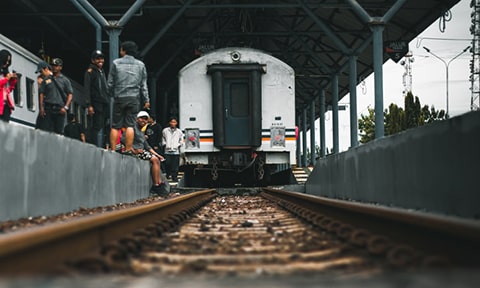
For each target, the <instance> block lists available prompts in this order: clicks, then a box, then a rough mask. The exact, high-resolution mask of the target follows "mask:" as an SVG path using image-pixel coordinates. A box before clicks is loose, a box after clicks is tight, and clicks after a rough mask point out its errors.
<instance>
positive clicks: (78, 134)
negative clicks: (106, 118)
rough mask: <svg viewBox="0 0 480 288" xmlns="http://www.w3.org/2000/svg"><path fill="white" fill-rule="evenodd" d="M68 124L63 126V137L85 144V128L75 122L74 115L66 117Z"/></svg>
mask: <svg viewBox="0 0 480 288" xmlns="http://www.w3.org/2000/svg"><path fill="white" fill-rule="evenodd" d="M67 119H68V124H67V125H66V126H65V129H64V130H65V131H64V135H65V136H66V137H70V138H73V139H77V140H80V141H82V142H85V128H83V126H82V124H80V123H78V122H77V118H75V115H74V114H71V113H69V114H68V115H67Z"/></svg>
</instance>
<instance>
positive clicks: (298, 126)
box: [295, 115, 302, 167]
mask: <svg viewBox="0 0 480 288" xmlns="http://www.w3.org/2000/svg"><path fill="white" fill-rule="evenodd" d="M296 118H297V121H296V123H297V127H296V128H297V131H296V132H297V139H296V140H295V141H296V142H297V146H296V147H297V151H296V152H297V166H298V167H302V149H301V146H300V135H299V133H300V131H299V130H300V127H302V123H301V122H300V115H297V117H296Z"/></svg>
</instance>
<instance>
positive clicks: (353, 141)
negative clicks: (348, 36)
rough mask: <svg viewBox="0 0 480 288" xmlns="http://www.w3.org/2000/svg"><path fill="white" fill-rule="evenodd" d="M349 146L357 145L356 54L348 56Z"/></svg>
mask: <svg viewBox="0 0 480 288" xmlns="http://www.w3.org/2000/svg"><path fill="white" fill-rule="evenodd" d="M349 62H350V73H349V77H350V147H357V146H358V116H357V56H353V55H352V56H350V58H349Z"/></svg>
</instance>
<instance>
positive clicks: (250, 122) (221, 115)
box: [179, 48, 296, 187]
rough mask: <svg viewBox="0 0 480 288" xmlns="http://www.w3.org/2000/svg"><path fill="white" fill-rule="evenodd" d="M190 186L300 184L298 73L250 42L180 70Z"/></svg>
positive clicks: (186, 180) (186, 181) (186, 183)
mask: <svg viewBox="0 0 480 288" xmlns="http://www.w3.org/2000/svg"><path fill="white" fill-rule="evenodd" d="M179 110H180V111H179V112H180V114H179V122H180V125H181V127H182V129H183V131H184V133H185V149H184V152H185V162H184V165H183V170H184V177H183V183H184V186H188V187H234V186H249V187H250V186H268V185H285V184H295V183H296V180H295V178H294V177H293V175H292V171H291V166H292V165H294V164H295V162H296V159H295V149H296V139H295V74H294V71H293V69H292V68H291V67H290V66H288V65H287V64H285V63H284V62H282V61H280V60H279V59H277V58H275V57H273V56H271V55H269V54H267V53H265V52H262V51H259V50H255V49H251V48H223V49H218V50H215V51H212V52H210V53H207V54H205V55H203V56H202V57H200V58H197V59H196V60H194V61H192V62H191V63H189V64H188V65H186V66H185V67H183V68H182V69H181V70H180V72H179Z"/></svg>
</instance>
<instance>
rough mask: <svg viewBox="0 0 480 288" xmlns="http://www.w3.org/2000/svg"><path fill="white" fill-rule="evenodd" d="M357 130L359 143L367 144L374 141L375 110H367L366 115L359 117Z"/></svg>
mask: <svg viewBox="0 0 480 288" xmlns="http://www.w3.org/2000/svg"><path fill="white" fill-rule="evenodd" d="M358 129H359V130H360V140H359V141H360V143H363V144H365V143H367V142H369V141H372V140H373V139H375V110H374V109H372V108H370V107H369V108H368V115H363V114H361V115H360V119H359V120H358Z"/></svg>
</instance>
